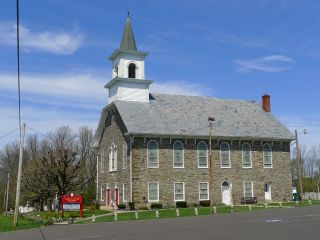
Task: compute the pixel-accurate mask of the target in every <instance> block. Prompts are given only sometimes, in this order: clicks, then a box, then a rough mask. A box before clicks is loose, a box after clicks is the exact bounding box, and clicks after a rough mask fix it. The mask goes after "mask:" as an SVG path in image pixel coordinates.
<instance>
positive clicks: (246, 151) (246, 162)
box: [242, 143, 252, 168]
mask: <svg viewBox="0 0 320 240" xmlns="http://www.w3.org/2000/svg"><path fill="white" fill-rule="evenodd" d="M242 164H243V167H244V168H251V167H252V160H251V146H250V144H248V143H244V144H243V145H242Z"/></svg>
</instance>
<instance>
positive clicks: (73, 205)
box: [61, 193, 83, 218]
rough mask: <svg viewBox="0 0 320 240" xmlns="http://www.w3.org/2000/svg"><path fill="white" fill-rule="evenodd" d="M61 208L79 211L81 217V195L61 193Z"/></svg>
mask: <svg viewBox="0 0 320 240" xmlns="http://www.w3.org/2000/svg"><path fill="white" fill-rule="evenodd" d="M61 209H62V213H63V212H64V211H80V217H81V218H82V217H83V196H82V195H73V193H71V194H70V195H63V196H62V198H61Z"/></svg>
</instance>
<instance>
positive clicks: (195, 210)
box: [194, 208, 199, 216]
mask: <svg viewBox="0 0 320 240" xmlns="http://www.w3.org/2000/svg"><path fill="white" fill-rule="evenodd" d="M194 215H196V216H198V215H199V212H198V208H194Z"/></svg>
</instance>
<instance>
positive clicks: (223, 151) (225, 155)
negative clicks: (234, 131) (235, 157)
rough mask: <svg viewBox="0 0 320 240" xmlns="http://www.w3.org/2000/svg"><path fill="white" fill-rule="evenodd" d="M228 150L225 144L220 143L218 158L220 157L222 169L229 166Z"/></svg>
mask: <svg viewBox="0 0 320 240" xmlns="http://www.w3.org/2000/svg"><path fill="white" fill-rule="evenodd" d="M229 153H230V148H229V145H228V144H226V143H222V144H221V146H220V157H221V164H222V166H224V167H228V166H229V165H230V154H229Z"/></svg>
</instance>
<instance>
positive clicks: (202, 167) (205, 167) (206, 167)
mask: <svg viewBox="0 0 320 240" xmlns="http://www.w3.org/2000/svg"><path fill="white" fill-rule="evenodd" d="M198 168H208V166H206V167H200V166H198Z"/></svg>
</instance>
